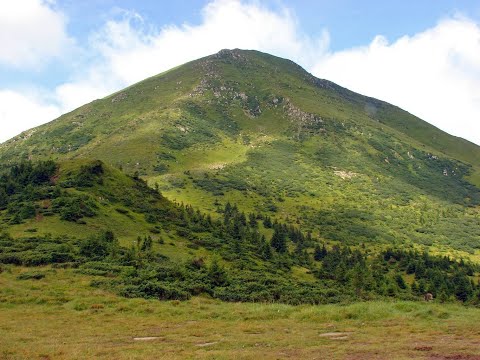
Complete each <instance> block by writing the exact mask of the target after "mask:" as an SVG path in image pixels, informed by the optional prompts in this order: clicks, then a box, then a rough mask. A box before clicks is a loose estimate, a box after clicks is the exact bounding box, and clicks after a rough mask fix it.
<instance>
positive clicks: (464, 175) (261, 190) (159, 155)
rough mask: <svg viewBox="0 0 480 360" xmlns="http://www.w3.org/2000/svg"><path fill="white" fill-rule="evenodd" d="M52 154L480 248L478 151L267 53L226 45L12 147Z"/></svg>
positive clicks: (369, 239)
mask: <svg viewBox="0 0 480 360" xmlns="http://www.w3.org/2000/svg"><path fill="white" fill-rule="evenodd" d="M49 158H52V159H55V160H60V161H63V160H66V159H70V160H73V159H100V160H102V161H104V162H106V163H107V164H110V165H112V166H114V167H117V168H120V169H123V170H124V171H125V172H127V173H129V174H134V173H135V174H138V176H140V177H142V178H144V179H146V180H147V181H148V183H149V184H150V185H151V186H152V187H154V186H158V187H159V189H160V190H161V192H162V194H163V195H164V196H165V197H167V198H169V199H171V200H176V201H178V202H184V203H186V204H191V205H193V206H194V207H195V208H199V209H201V210H202V211H205V212H207V213H210V214H212V216H213V217H218V216H219V214H218V211H217V209H218V204H225V203H226V201H227V200H228V201H230V202H232V203H235V204H238V206H239V208H240V209H241V210H244V211H247V212H255V213H259V214H267V215H268V216H271V217H272V218H274V219H277V220H279V221H281V222H285V223H288V224H295V225H296V226H299V227H300V228H301V229H302V230H303V231H304V232H305V233H306V232H309V231H311V232H312V233H313V234H314V235H315V236H316V237H318V238H320V239H322V240H324V241H326V242H327V243H337V242H340V243H344V244H350V245H359V244H364V245H365V246H367V247H370V246H372V247H377V246H386V245H388V244H396V245H402V246H404V245H407V244H415V245H427V246H433V249H435V251H444V252H451V251H452V249H455V250H460V251H464V252H469V253H470V254H473V255H474V256H478V254H479V249H480V214H479V207H478V204H479V203H480V190H479V188H478V186H479V185H480V175H479V174H480V173H479V169H480V147H478V146H476V145H474V144H472V143H469V142H467V141H465V140H462V139H458V138H455V137H453V136H450V135H448V134H446V133H444V132H442V131H440V130H438V129H437V128H435V127H433V126H431V125H429V124H427V123H425V122H424V121H422V120H420V119H418V118H416V117H415V116H413V115H411V114H409V113H407V112H405V111H403V110H401V109H399V108H397V107H395V106H392V105H390V104H387V103H385V102H382V101H379V100H376V99H372V98H368V97H364V96H362V95H359V94H356V93H353V92H351V91H349V90H347V89H344V88H342V87H340V86H338V85H335V84H333V83H331V82H329V81H326V80H321V79H317V78H315V77H313V76H312V75H310V74H309V73H307V72H306V71H305V70H303V69H302V68H301V67H299V66H298V65H296V64H294V63H292V62H291V61H288V60H284V59H280V58H277V57H274V56H271V55H268V54H263V53H259V52H256V51H242V50H222V51H220V52H219V53H217V54H215V55H212V56H208V57H206V58H203V59H200V60H196V61H193V62H190V63H188V64H185V65H182V66H180V67H178V68H175V69H173V70H170V71H168V72H166V73H163V74H160V75H158V76H155V77H152V78H149V79H147V80H145V81H142V82H140V83H138V84H136V85H134V86H131V87H129V88H127V89H125V90H123V91H120V92H118V93H116V94H113V95H111V96H109V97H107V98H105V99H101V100H96V101H94V102H92V103H90V104H87V105H85V106H82V107H81V108H79V109H77V110H75V111H72V112H71V113H69V114H66V115H63V116H62V117H60V118H59V119H57V120H55V121H53V122H51V123H49V124H46V125H43V126H40V127H38V128H35V129H32V130H30V131H27V132H25V133H23V134H21V135H19V136H18V137H16V138H14V139H12V140H10V141H8V142H6V143H4V144H2V145H1V146H0V162H1V164H2V165H3V166H4V167H9V166H10V165H11V164H12V163H14V162H18V161H19V160H21V159H49ZM462 254H463V255H465V253H462Z"/></svg>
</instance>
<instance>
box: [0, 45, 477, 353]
mask: <svg viewBox="0 0 480 360" xmlns="http://www.w3.org/2000/svg"><path fill="white" fill-rule="evenodd" d="M392 86H394V84H392ZM412 86H414V84H412ZM427 95H428V94H427ZM479 156H480V148H479V147H478V146H476V145H474V144H472V143H469V142H467V141H465V140H463V139H459V138H455V137H453V136H450V135H448V134H446V133H444V132H442V131H440V130H439V129H437V128H435V127H433V126H431V125H429V124H427V123H426V122H424V121H422V120H420V119H418V118H417V117H415V116H413V115H411V114H409V113H407V112H405V111H403V110H401V109H399V108H397V107H395V106H393V105H390V104H387V103H385V102H382V101H380V100H376V99H372V98H368V97H365V96H362V95H359V94H356V93H353V92H351V91H349V90H347V89H344V88H342V87H340V86H338V85H336V84H333V83H331V82H329V81H327V80H321V79H317V78H315V77H313V76H312V75H310V74H309V73H307V72H306V71H305V70H303V69H302V68H301V67H299V66H298V65H296V64H294V63H293V62H291V61H288V60H285V59H280V58H277V57H274V56H271V55H268V54H262V53H259V52H256V51H243V50H222V51H220V52H219V53H217V54H215V55H212V56H208V57H206V58H203V59H199V60H196V61H193V62H190V63H188V64H185V65H182V66H180V67H177V68H175V69H172V70H170V71H168V72H166V73H163V74H160V75H157V76H155V77H152V78H150V79H147V80H145V81H142V82H140V83H138V84H136V85H133V86H131V87H129V88H127V89H124V90H122V91H120V92H118V93H115V94H113V95H111V96H109V97H106V98H104V99H101V100H96V101H94V102H92V103H90V104H87V105H85V106H82V107H80V108H78V109H76V110H74V111H72V112H71V113H69V114H65V115H63V116H61V117H60V118H58V119H56V120H54V121H52V122H50V123H48V124H45V125H43V126H40V127H38V128H35V129H32V130H29V131H27V132H24V133H22V134H20V135H19V136H17V137H15V138H13V139H11V140H10V141H7V142H6V143H3V144H1V145H0V284H1V286H0V308H1V311H0V324H2V325H1V326H0V332H1V330H5V331H3V333H1V336H2V339H4V340H5V341H3V343H4V344H5V346H3V349H2V355H3V357H5V358H22V359H23V358H39V357H40V358H45V359H46V358H55V359H57V358H58V359H67V358H68V359H71V358H85V357H87V358H88V357H91V358H125V357H128V358H142V359H144V358H158V352H159V349H160V350H161V351H162V354H164V353H166V352H168V354H169V355H168V356H169V357H171V358H185V357H192V358H205V357H209V356H212V354H213V352H215V356H220V357H222V356H224V357H226V358H239V357H242V356H243V357H245V358H251V357H254V356H258V355H260V356H261V357H262V358H272V359H273V358H309V357H311V358H315V357H318V354H319V353H322V354H328V355H326V356H327V357H328V358H339V359H340V358H379V357H383V358H388V357H391V354H392V351H394V352H395V354H397V355H398V354H400V355H398V356H400V357H402V355H404V357H405V358H424V357H425V355H431V358H438V359H440V358H441V359H447V358H448V359H453V358H455V359H456V358H462V359H467V358H468V359H476V358H477V357H476V355H474V354H477V348H478V346H477V345H478V341H477V339H478V317H479V316H478V311H475V309H474V308H472V307H473V306H476V307H478V306H480V252H479V249H480V212H479V210H480V207H479V203H480V188H479V186H480V157H479ZM432 297H433V302H436V303H437V304H432V303H431V302H430V301H424V300H431V299H432ZM189 299H190V300H189ZM158 300H170V301H162V302H159V301H158ZM186 300H189V301H186ZM220 300H221V301H220ZM392 300H393V301H392ZM229 302H235V303H233V304H231V303H229ZM455 302H457V303H459V304H462V305H469V307H470V308H469V307H468V306H467V307H465V306H459V305H455V304H445V303H455ZM331 303H337V305H335V304H331ZM286 304H292V305H298V304H305V305H303V306H300V307H299V306H295V307H293V306H287V305H286ZM306 304H314V305H306ZM318 304H329V305H318ZM2 316H3V318H2ZM72 321H73V322H75V331H74V332H65V331H64V328H65V324H66V323H72ZM432 324H435V326H432ZM392 326H394V329H393V330H394V331H384V329H385V328H388V327H389V328H392ZM358 329H361V331H358ZM285 333H288V336H285ZM412 333H415V339H416V341H415V343H412V341H411V338H412ZM56 334H62V337H61V343H60V342H59V341H57V340H58V339H57V337H56ZM91 334H96V335H95V336H91ZM199 334H200V335H201V336H200V335H199ZM202 334H203V335H202ZM442 334H445V336H447V337H449V338H451V336H452V334H454V335H457V336H456V340H455V341H453V342H445V341H444V339H445V336H443V335H442ZM439 335H442V336H439ZM25 339H28V341H26V340H25ZM436 339H438V340H436ZM459 339H460V340H459ZM335 340H342V341H335ZM386 343H388V344H389V346H387V347H385V346H384V345H385V344H386ZM27 344H28V346H27ZM357 344H361V346H356V345H357ZM365 344H368V346H364V345H365ZM2 345H3V344H2ZM179 349H181V351H179ZM212 351H213V352H212Z"/></svg>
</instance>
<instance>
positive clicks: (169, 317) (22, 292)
mask: <svg viewBox="0 0 480 360" xmlns="http://www.w3.org/2000/svg"><path fill="white" fill-rule="evenodd" d="M27 270H28V269H26V268H19V267H11V268H5V269H4V271H3V272H2V273H1V274H0V358H1V359H92V358H105V359H140V358H142V359H251V358H257V359H436V360H440V359H467V360H475V359H480V326H479V323H480V310H479V309H475V308H467V307H462V306H457V305H452V304H449V305H442V304H436V303H429V304H426V303H420V302H418V303H415V302H367V303H356V304H350V305H323V306H287V305H281V304H252V303H224V302H221V301H217V300H212V299H207V298H194V299H193V300H190V301H186V302H178V301H173V302H160V301H156V300H144V299H125V298H121V297H117V296H115V295H112V294H110V293H108V292H105V291H102V290H98V289H95V288H92V287H90V282H91V280H92V279H93V277H88V276H85V275H80V274H77V273H75V272H74V270H70V269H68V270H62V269H50V268H43V269H41V270H42V274H45V275H46V276H45V277H44V278H42V279H39V280H32V279H30V280H19V279H18V276H19V275H20V274H21V273H24V272H26V271H27Z"/></svg>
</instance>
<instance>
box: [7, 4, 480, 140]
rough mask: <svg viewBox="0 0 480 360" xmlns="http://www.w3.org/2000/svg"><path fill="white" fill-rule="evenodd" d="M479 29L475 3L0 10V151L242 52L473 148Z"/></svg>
mask: <svg viewBox="0 0 480 360" xmlns="http://www.w3.org/2000/svg"><path fill="white" fill-rule="evenodd" d="M2 14H3V15H2ZM479 23H480V2H478V1H450V0H437V1H434V0H430V1H426V0H424V1H353V0H337V1H331V0H330V1H326V0H318V1H305V0H303V1H302V0H299V1H286V0H284V1H278V0H269V1H247V0H245V1H241V0H212V1H197V0H192V1H176V2H164V1H132V0H123V1H121V0H117V1H114V0H85V1H77V0H57V1H54V0H2V3H1V4H0V40H1V41H2V42H3V46H2V47H1V48H0V141H3V140H6V139H8V138H10V137H12V136H14V135H16V134H17V133H19V132H20V131H23V130H26V129H28V128H30V127H32V126H36V125H39V124H41V123H44V122H46V121H49V120H52V119H53V118H55V117H57V116H58V115H60V114H61V113H63V112H66V111H70V110H72V109H73V108H75V107H78V106H80V105H82V104H83V103H85V102H89V101H91V100H94V99H95V98H98V97H102V96H105V95H107V94H109V93H111V92H113V91H116V90H119V89H121V88H122V87H125V86H128V85H130V84H132V83H134V82H137V81H140V80H141V79H143V78H145V77H147V76H151V75H154V74H156V73H158V72H161V71H164V70H166V69H168V68H170V67H173V66H176V65H178V64H180V63H183V62H186V61H189V60H192V59H195V58H198V57H200V56H204V55H208V54H210V53H213V52H216V51H218V50H219V49H220V48H224V47H225V48H234V47H241V48H253V49H258V50H261V51H266V52H270V53H273V54H275V55H279V56H282V57H287V58H290V59H292V60H294V61H296V62H298V63H299V64H300V65H302V66H304V67H305V68H306V69H307V70H309V71H311V72H312V73H313V74H314V75H316V76H319V77H322V78H327V79H330V80H332V81H335V82H337V83H339V84H340V85H343V86H346V87H348V88H351V89H352V90H354V91H357V92H360V93H363V94H366V95H370V96H374V97H377V98H380V99H383V100H386V101H389V102H391V103H393V104H396V105H399V106H400V107H402V108H404V109H406V110H408V111H410V112H412V113H414V114H416V115H418V116H420V117H421V118H423V119H425V120H426V121H429V122H431V123H433V124H434V125H436V126H438V127H440V128H442V129H444V130H446V131H448V132H450V133H453V134H454V135H458V136H462V137H465V138H468V139H469V140H471V141H474V142H476V143H478V144H480V125H479V121H478V120H477V119H478V117H479V116H478V115H479V112H480V97H479V95H477V93H478V91H476V90H477V89H478V88H479V86H480V27H479Z"/></svg>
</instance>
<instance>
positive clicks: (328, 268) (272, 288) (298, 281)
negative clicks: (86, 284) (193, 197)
mask: <svg viewBox="0 0 480 360" xmlns="http://www.w3.org/2000/svg"><path fill="white" fill-rule="evenodd" d="M110 171H111V170H109V169H107V168H105V165H103V164H102V163H101V162H89V163H87V164H85V165H82V166H81V167H80V168H78V169H77V170H72V171H70V172H68V171H67V173H66V174H63V175H62V176H61V177H59V176H58V166H57V165H56V164H55V163H53V162H40V163H24V164H21V165H18V166H14V167H12V169H11V171H10V173H9V174H6V175H3V176H2V177H1V181H0V189H2V193H3V194H4V197H3V200H4V202H3V204H4V205H3V211H2V217H3V220H4V221H3V222H4V223H8V222H12V221H13V219H15V217H16V218H18V219H19V221H23V220H24V219H28V218H29V217H32V216H46V215H47V214H46V212H50V215H51V216H58V217H60V218H61V219H63V220H64V221H75V222H79V221H81V219H83V218H84V217H95V216H96V211H99V210H98V209H99V208H100V206H101V205H100V204H99V203H98V200H97V199H98V198H99V195H101V197H102V198H103V199H110V200H111V201H112V202H114V201H116V203H117V204H119V205H121V206H122V207H118V206H117V208H116V209H117V211H118V212H119V213H123V214H129V213H130V212H132V213H138V214H143V216H144V217H145V219H146V221H147V222H148V223H151V224H152V226H154V228H152V229H158V228H160V229H164V230H165V229H168V230H169V231H170V232H174V233H175V234H176V236H177V237H178V238H182V239H185V240H186V241H187V242H188V247H189V248H191V249H205V251H206V252H204V256H193V255H192V256H186V257H185V258H184V259H183V260H182V261H180V262H179V261H172V260H171V259H169V258H168V257H167V256H166V255H165V254H162V251H161V247H160V244H161V243H162V242H163V241H164V240H163V239H162V237H161V236H156V235H155V231H151V233H150V234H139V236H138V238H137V239H136V241H135V242H134V243H133V244H132V245H130V246H122V245H120V243H119V241H118V239H117V237H116V236H115V234H114V231H110V230H103V231H99V233H98V234H97V235H92V236H89V237H86V238H85V237H76V236H74V234H66V235H65V236H61V237H55V236H52V235H42V236H41V235H36V234H35V232H34V231H32V233H31V234H30V235H29V236H24V237H18V238H12V237H11V236H10V235H8V234H7V233H3V234H2V235H1V236H0V263H2V264H14V265H23V266H40V265H48V264H51V265H52V266H55V267H72V268H75V269H76V271H78V272H81V273H84V274H88V275H93V276H96V278H95V280H94V281H93V282H92V285H93V286H98V287H102V288H106V289H110V290H111V291H114V292H116V293H118V294H121V295H122V296H126V297H145V298H158V299H180V300H182V299H188V298H189V297H191V296H194V295H200V294H208V295H210V296H212V297H215V298H219V299H222V300H226V301H265V302H284V303H290V304H300V303H329V302H346V301H353V300H359V299H364V300H368V299H376V298H385V297H393V298H401V299H415V298H421V296H422V295H423V294H424V293H426V292H430V293H432V294H433V295H434V297H435V298H437V299H438V300H439V301H454V300H458V301H462V302H465V303H472V304H478V303H479V302H480V298H479V296H480V286H479V284H478V280H475V279H476V277H475V276H476V275H477V274H478V272H479V270H480V269H479V267H478V265H475V264H472V263H470V262H466V261H464V260H460V261H457V260H453V259H451V258H449V257H446V256H443V257H442V256H433V255H431V254H428V253H427V252H419V251H415V250H413V249H408V248H401V247H396V248H385V249H384V250H380V249H378V250H377V251H372V250H368V249H366V248H365V247H363V246H347V245H342V244H341V242H338V243H337V244H335V243H331V244H325V243H324V242H323V241H321V240H320V239H319V238H317V237H316V236H314V235H312V233H310V232H307V233H304V232H302V231H301V230H300V229H299V228H298V227H296V226H293V225H291V224H287V223H282V222H279V221H277V220H276V219H275V218H271V217H270V216H269V215H264V214H261V213H247V214H246V213H244V212H242V211H241V210H240V209H239V208H238V207H237V206H236V205H232V204H230V203H228V202H227V203H226V204H225V205H220V204H218V205H217V211H218V214H219V215H220V216H218V217H215V218H212V216H210V215H206V214H204V213H201V212H200V211H198V210H195V209H194V208H193V207H192V206H189V205H183V204H174V203H170V202H168V201H166V200H165V199H164V198H163V197H162V196H161V195H160V194H159V193H158V192H157V191H155V190H153V189H150V188H149V187H147V186H146V184H145V183H144V182H143V181H142V180H140V179H138V178H137V179H134V178H129V177H126V176H123V178H122V180H121V181H120V178H119V179H116V180H115V179H114V180H112V177H111V175H109V174H108V173H109V172H110ZM122 182H123V183H122ZM42 204H43V205H42ZM125 208H128V210H126V209H125ZM12 209H13V210H12ZM349 216H350V218H359V217H360V218H361V216H362V214H358V213H350V214H349ZM331 221H333V220H331ZM362 234H363V235H362V236H365V237H366V238H368V237H369V236H371V235H370V234H369V233H365V232H363V233H362ZM359 244H361V243H357V245H359ZM298 271H301V272H303V273H304V275H303V276H299V275H298Z"/></svg>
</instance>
